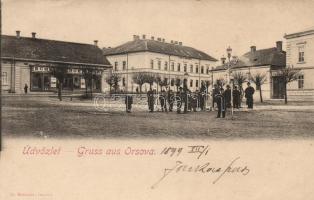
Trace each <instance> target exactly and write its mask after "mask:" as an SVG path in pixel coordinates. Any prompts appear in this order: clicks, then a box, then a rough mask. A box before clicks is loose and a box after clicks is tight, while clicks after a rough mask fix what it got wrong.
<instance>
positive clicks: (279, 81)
mask: <svg viewBox="0 0 314 200" xmlns="http://www.w3.org/2000/svg"><path fill="white" fill-rule="evenodd" d="M272 79H273V81H272V82H273V96H272V98H273V99H283V98H284V95H285V90H286V86H285V84H284V81H283V80H284V79H283V77H282V76H273V77H272Z"/></svg>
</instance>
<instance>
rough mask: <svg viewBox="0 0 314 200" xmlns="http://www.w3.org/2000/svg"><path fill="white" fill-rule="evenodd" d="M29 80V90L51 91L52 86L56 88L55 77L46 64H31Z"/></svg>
mask: <svg viewBox="0 0 314 200" xmlns="http://www.w3.org/2000/svg"><path fill="white" fill-rule="evenodd" d="M30 80H31V81H30V84H31V85H30V90H31V91H51V90H52V89H53V87H54V88H56V84H55V78H54V77H53V76H52V73H51V70H50V68H49V67H46V66H31V75H30Z"/></svg>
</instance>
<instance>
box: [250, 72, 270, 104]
mask: <svg viewBox="0 0 314 200" xmlns="http://www.w3.org/2000/svg"><path fill="white" fill-rule="evenodd" d="M249 79H250V81H252V82H253V83H255V85H256V90H259V96H260V100H261V102H263V96H262V85H263V84H264V83H265V82H266V80H267V75H266V74H265V73H256V74H253V75H250V77H249Z"/></svg>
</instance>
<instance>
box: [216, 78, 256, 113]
mask: <svg viewBox="0 0 314 200" xmlns="http://www.w3.org/2000/svg"><path fill="white" fill-rule="evenodd" d="M254 92H255V89H254V88H253V87H252V86H251V84H250V82H248V83H247V88H246V89H245V91H244V94H245V95H244V96H245V98H246V104H247V106H248V108H249V109H253V95H254ZM213 96H214V98H213V100H214V103H216V105H217V108H218V110H217V118H220V117H222V118H225V116H226V111H227V108H231V88H230V85H227V87H226V90H224V89H223V87H219V86H218V85H216V84H215V85H214V91H213ZM232 97H233V98H232V100H233V101H232V104H233V108H236V109H239V108H240V107H241V101H242V94H241V91H240V90H239V89H238V87H237V86H235V87H234V88H233V90H232Z"/></svg>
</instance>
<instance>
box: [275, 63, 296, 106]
mask: <svg viewBox="0 0 314 200" xmlns="http://www.w3.org/2000/svg"><path fill="white" fill-rule="evenodd" d="M278 73H279V75H280V76H281V77H282V79H283V82H284V85H285V104H287V103H288V97H287V85H288V83H290V82H293V81H296V80H298V78H299V75H300V69H295V68H293V66H288V67H286V68H282V69H279V70H278Z"/></svg>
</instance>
